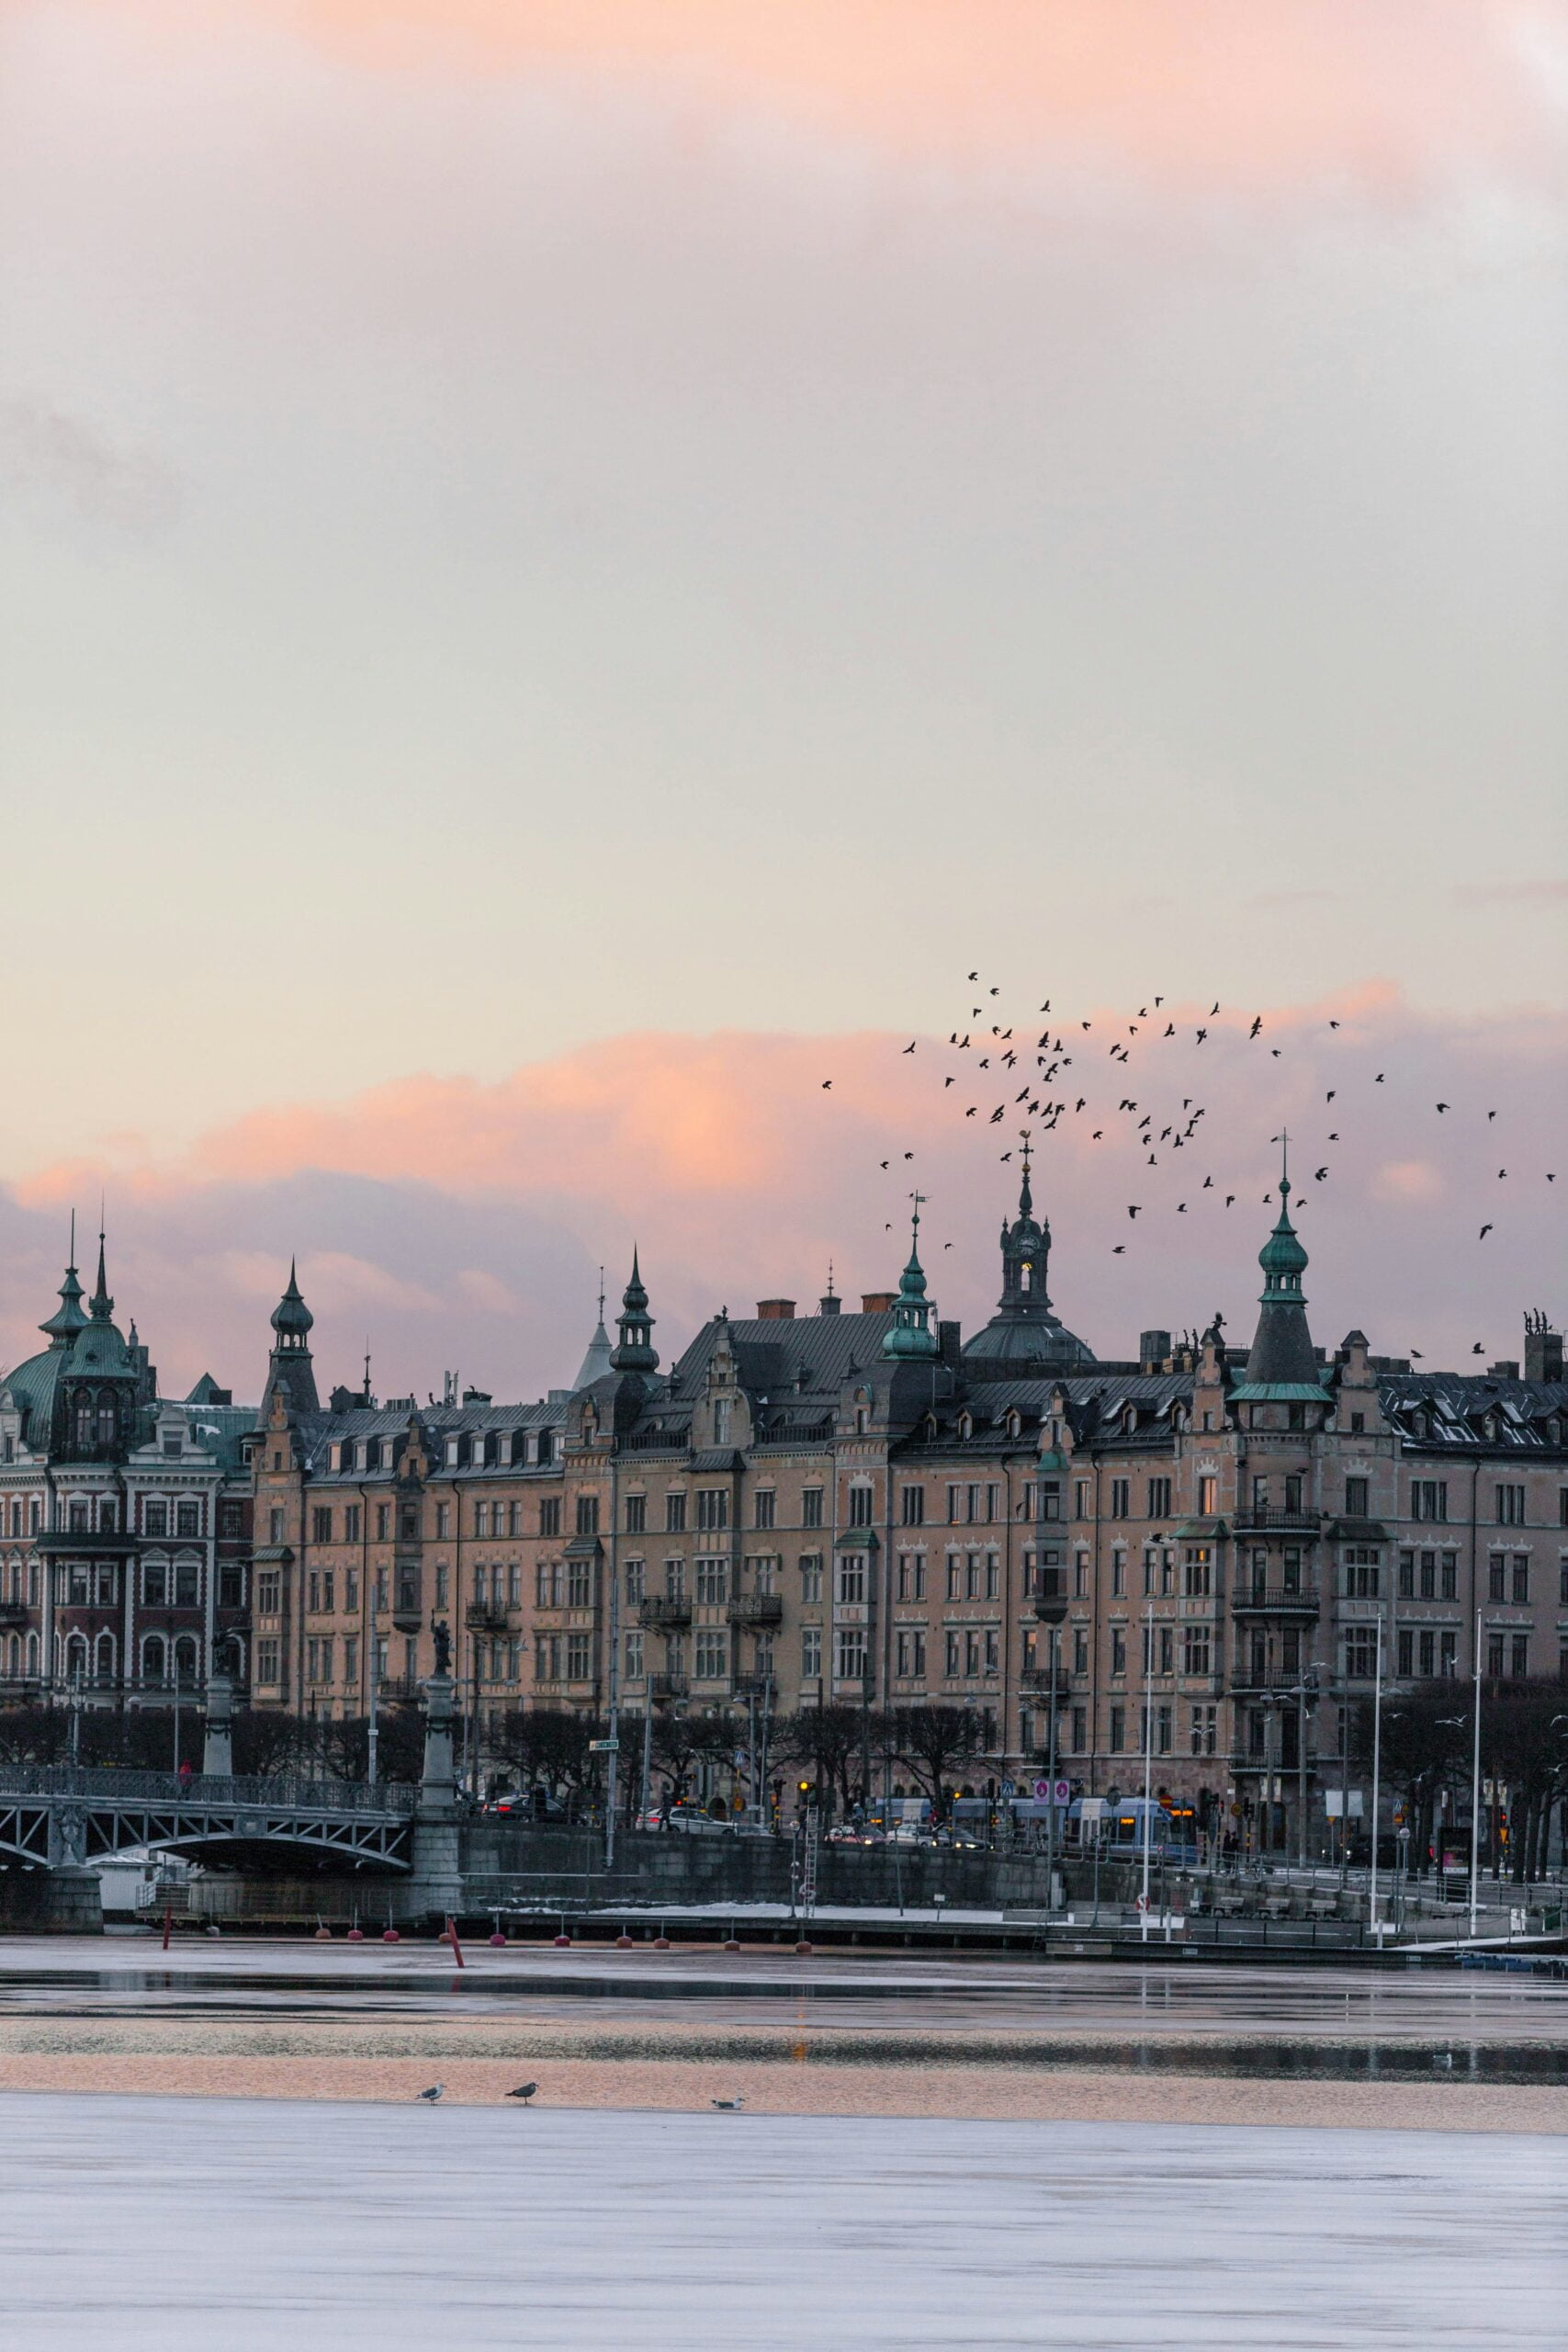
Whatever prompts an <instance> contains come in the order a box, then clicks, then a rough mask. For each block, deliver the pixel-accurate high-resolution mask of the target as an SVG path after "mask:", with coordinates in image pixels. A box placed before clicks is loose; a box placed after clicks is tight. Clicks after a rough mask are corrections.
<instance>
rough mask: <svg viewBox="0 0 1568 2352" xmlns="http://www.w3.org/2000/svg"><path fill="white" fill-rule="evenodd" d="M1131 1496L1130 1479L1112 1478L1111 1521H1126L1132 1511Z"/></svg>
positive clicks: (1131, 1483) (1131, 1486)
mask: <svg viewBox="0 0 1568 2352" xmlns="http://www.w3.org/2000/svg"><path fill="white" fill-rule="evenodd" d="M1132 1495H1133V1482H1132V1480H1131V1479H1130V1478H1112V1480H1111V1518H1112V1519H1126V1518H1127V1517H1128V1516H1129V1515H1130V1513H1131V1510H1132Z"/></svg>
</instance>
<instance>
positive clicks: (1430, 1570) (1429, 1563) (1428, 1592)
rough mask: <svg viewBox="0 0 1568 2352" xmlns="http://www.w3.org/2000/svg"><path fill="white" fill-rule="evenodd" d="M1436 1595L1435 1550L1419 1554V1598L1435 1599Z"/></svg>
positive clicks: (1436, 1571)
mask: <svg viewBox="0 0 1568 2352" xmlns="http://www.w3.org/2000/svg"><path fill="white" fill-rule="evenodd" d="M1437 1597H1438V1555H1437V1554H1436V1552H1423V1553H1422V1555H1421V1598H1422V1600H1436V1599H1437Z"/></svg>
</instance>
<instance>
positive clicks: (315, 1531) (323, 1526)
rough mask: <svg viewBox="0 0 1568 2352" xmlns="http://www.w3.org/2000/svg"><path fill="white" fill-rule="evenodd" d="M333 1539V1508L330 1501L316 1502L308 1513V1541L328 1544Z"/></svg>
mask: <svg viewBox="0 0 1568 2352" xmlns="http://www.w3.org/2000/svg"><path fill="white" fill-rule="evenodd" d="M332 1540H333V1510H332V1505H331V1504H330V1503H318V1504H317V1505H316V1507H315V1509H314V1510H312V1511H311V1513H310V1541H311V1542H312V1543H313V1544H330V1543H331V1542H332Z"/></svg>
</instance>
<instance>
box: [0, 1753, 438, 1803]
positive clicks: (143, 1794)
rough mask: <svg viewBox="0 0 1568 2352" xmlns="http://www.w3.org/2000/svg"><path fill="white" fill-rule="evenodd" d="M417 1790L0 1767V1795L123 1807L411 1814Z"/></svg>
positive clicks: (250, 1777) (253, 1776)
mask: <svg viewBox="0 0 1568 2352" xmlns="http://www.w3.org/2000/svg"><path fill="white" fill-rule="evenodd" d="M417 1794H418V1792H417V1791H416V1790H414V1789H412V1788H408V1787H405V1786H402V1785H401V1784H397V1783H389V1782H388V1781H309V1780H301V1779H295V1778H293V1777H291V1776H280V1777H278V1778H276V1779H272V1778H270V1777H268V1776H267V1775H265V1774H263V1773H256V1772H249V1773H231V1774H220V1773H209V1772H194V1773H192V1774H191V1776H190V1777H189V1779H188V1780H185V1781H182V1780H181V1779H180V1777H179V1774H178V1773H177V1772H126V1771H120V1770H116V1769H114V1768H112V1767H109V1766H105V1767H104V1768H103V1769H102V1770H96V1771H91V1770H83V1769H81V1768H79V1767H77V1766H73V1765H69V1764H6V1765H0V1797H7V1798H9V1797H77V1798H81V1799H84V1800H85V1801H87V1802H89V1803H90V1802H92V1801H93V1800H94V1799H96V1800H97V1801H98V1802H99V1803H106V1802H107V1803H113V1802H116V1801H118V1802H119V1803H121V1804H177V1803H180V1802H184V1803H186V1804H254V1805H286V1806H289V1807H291V1808H295V1809H299V1810H309V1811H310V1812H312V1813H379V1814H388V1813H396V1814H412V1811H413V1810H414V1805H415V1802H416V1798H417Z"/></svg>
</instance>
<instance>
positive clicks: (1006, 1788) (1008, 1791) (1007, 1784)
mask: <svg viewBox="0 0 1568 2352" xmlns="http://www.w3.org/2000/svg"><path fill="white" fill-rule="evenodd" d="M1001 1792H1002V1794H1003V1796H1004V1797H1011V1796H1016V1795H1017V1794H1018V1791H1017V1790H1016V1789H1015V1788H1014V1786H1013V1784H1012V1782H1011V1781H1003V1782H1002V1788H1001Z"/></svg>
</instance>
